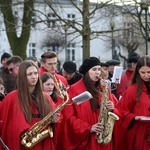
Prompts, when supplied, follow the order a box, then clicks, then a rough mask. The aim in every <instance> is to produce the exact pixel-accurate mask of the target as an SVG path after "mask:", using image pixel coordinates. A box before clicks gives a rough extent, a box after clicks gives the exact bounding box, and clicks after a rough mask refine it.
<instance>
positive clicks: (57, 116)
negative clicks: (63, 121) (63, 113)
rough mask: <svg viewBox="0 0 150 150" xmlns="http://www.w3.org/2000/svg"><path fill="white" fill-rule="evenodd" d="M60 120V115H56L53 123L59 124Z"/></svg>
mask: <svg viewBox="0 0 150 150" xmlns="http://www.w3.org/2000/svg"><path fill="white" fill-rule="evenodd" d="M59 120H60V113H55V114H54V115H53V117H52V123H57V122H58V121H59Z"/></svg>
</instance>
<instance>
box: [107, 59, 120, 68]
mask: <svg viewBox="0 0 150 150" xmlns="http://www.w3.org/2000/svg"><path fill="white" fill-rule="evenodd" d="M106 63H107V64H108V65H109V66H111V65H119V64H120V61H119V60H116V59H112V60H109V61H107V62H106Z"/></svg>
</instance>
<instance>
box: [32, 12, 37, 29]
mask: <svg viewBox="0 0 150 150" xmlns="http://www.w3.org/2000/svg"><path fill="white" fill-rule="evenodd" d="M35 26H36V15H35V13H33V14H32V20H31V27H32V28H35Z"/></svg>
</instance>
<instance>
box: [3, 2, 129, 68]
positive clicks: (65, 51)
mask: <svg viewBox="0 0 150 150" xmlns="http://www.w3.org/2000/svg"><path fill="white" fill-rule="evenodd" d="M76 2H77V3H76V4H77V6H78V7H79V8H80V9H81V8H82V3H81V2H78V1H76ZM54 7H57V13H58V14H59V15H60V16H61V17H62V18H64V19H66V20H70V21H71V22H72V21H73V20H75V21H76V22H78V23H79V24H80V23H81V24H82V16H81V14H80V13H79V12H78V11H77V9H76V8H75V7H73V6H72V5H71V4H69V3H67V2H66V1H65V0H64V2H63V3H61V5H55V6H54ZM93 7H94V5H93V4H91V7H90V9H91V10H92V9H93ZM35 9H36V10H38V11H39V12H36V13H35V14H33V17H32V22H33V25H32V27H31V35H30V39H29V42H28V45H27V51H26V53H27V56H36V57H37V58H38V59H39V60H40V56H41V55H42V54H43V53H44V52H45V51H48V50H55V51H56V52H57V53H58V58H59V61H60V64H61V65H62V64H63V62H64V61H65V60H71V61H74V62H75V63H76V64H77V66H78V67H79V66H80V65H81V64H82V61H83V60H82V59H83V58H82V37H81V35H80V34H79V33H77V32H75V30H74V29H73V28H71V27H66V26H64V24H63V23H62V22H61V21H56V20H57V19H58V17H57V16H56V15H55V14H54V13H53V12H52V10H51V9H50V7H49V6H47V5H46V4H45V3H43V2H40V1H39V2H37V3H36V4H35ZM13 10H14V15H15V16H16V18H17V17H18V18H20V17H21V15H22V14H21V12H22V10H23V6H22V5H18V6H17V7H14V9H13ZM105 11H106V10H105V9H99V10H98V11H96V12H95V14H94V17H93V18H92V19H91V20H90V23H91V30H92V31H98V32H100V31H108V30H110V31H111V29H110V21H111V19H112V18H111V17H108V18H106V17H105V16H104V14H105ZM45 16H46V17H48V18H49V19H50V21H45V22H41V23H36V24H34V23H35V22H37V21H40V20H46V17H45ZM113 19H114V22H115V27H114V31H115V29H119V28H120V29H121V28H122V27H123V16H122V14H119V15H118V16H116V17H114V18H113ZM20 24H21V23H20ZM76 27H77V28H79V29H80V28H81V26H80V25H76ZM19 30H20V29H19V28H18V36H19ZM117 34H119V33H118V31H116V32H114V34H113V35H114V36H117ZM48 38H49V39H48ZM50 38H51V39H50ZM52 38H53V40H54V42H52ZM46 40H47V41H48V40H49V41H50V44H49V46H45V45H46V44H43V43H48V42H46ZM61 40H62V42H61ZM0 41H1V42H0V55H1V54H3V53H4V52H9V53H12V52H11V49H10V46H9V43H8V40H7V36H6V32H5V27H4V24H3V17H2V14H0ZM111 41H112V33H111V32H110V33H93V34H91V43H90V55H91V56H96V57H98V58H100V60H101V61H102V62H105V61H107V60H110V59H112V43H111ZM47 45H48V44H47ZM120 50H121V51H122V49H119V51H120ZM116 51H117V53H118V50H117V49H116ZM125 55H127V54H125Z"/></svg>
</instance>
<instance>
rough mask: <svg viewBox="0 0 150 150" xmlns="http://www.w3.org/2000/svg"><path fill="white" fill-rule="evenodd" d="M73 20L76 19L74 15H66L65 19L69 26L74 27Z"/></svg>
mask: <svg viewBox="0 0 150 150" xmlns="http://www.w3.org/2000/svg"><path fill="white" fill-rule="evenodd" d="M75 18H76V15H75V14H68V15H67V19H68V20H69V22H70V24H71V25H75V24H74V22H75Z"/></svg>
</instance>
